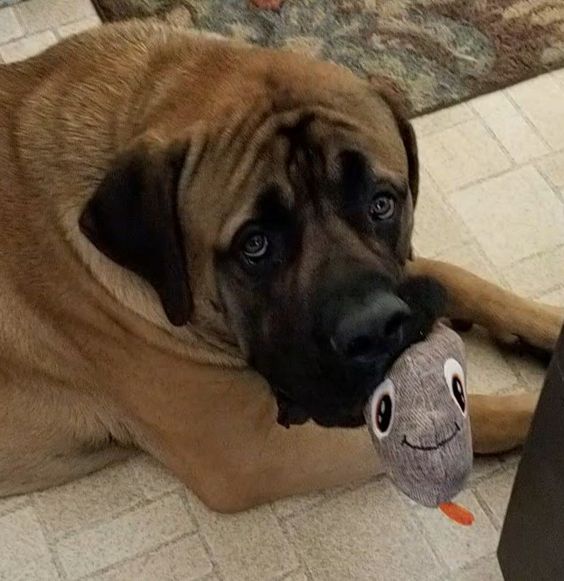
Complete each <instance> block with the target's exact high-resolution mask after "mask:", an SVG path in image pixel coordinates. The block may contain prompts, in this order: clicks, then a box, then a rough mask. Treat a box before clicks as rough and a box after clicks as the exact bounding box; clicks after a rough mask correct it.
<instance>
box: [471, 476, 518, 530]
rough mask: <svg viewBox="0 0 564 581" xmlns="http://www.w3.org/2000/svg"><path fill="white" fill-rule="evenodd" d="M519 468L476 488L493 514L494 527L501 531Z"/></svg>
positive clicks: (494, 477) (489, 479) (492, 477)
mask: <svg viewBox="0 0 564 581" xmlns="http://www.w3.org/2000/svg"><path fill="white" fill-rule="evenodd" d="M516 472H517V467H510V468H507V469H505V470H503V471H502V472H500V473H499V474H495V475H494V476H491V477H490V478H488V479H486V480H484V482H482V483H481V484H479V485H478V487H477V488H476V494H477V495H478V496H479V497H480V499H481V500H482V501H483V502H485V504H486V505H487V507H488V508H489V509H490V511H491V514H492V520H493V523H494V525H495V526H496V527H497V528H498V529H500V528H501V526H502V525H503V519H504V518H505V511H506V510H507V505H508V503H509V497H510V495H511V490H512V488H513V481H514V480H515V474H516Z"/></svg>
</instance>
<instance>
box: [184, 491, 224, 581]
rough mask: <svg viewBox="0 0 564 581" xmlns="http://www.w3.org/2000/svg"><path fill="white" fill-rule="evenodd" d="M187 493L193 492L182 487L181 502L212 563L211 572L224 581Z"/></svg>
mask: <svg viewBox="0 0 564 581" xmlns="http://www.w3.org/2000/svg"><path fill="white" fill-rule="evenodd" d="M188 494H194V493H193V492H191V491H190V490H189V489H188V488H187V487H184V489H183V490H182V492H181V498H182V502H183V504H184V506H185V507H186V510H187V511H188V513H189V514H190V516H191V517H192V519H193V520H194V523H195V524H196V534H197V535H198V538H199V539H200V541H201V543H202V545H203V547H204V550H205V551H206V554H207V556H208V559H209V560H210V563H211V564H212V572H213V573H214V574H215V576H216V577H217V578H218V579H219V580H220V581H224V580H225V577H224V575H223V572H222V570H221V567H220V566H219V563H218V562H217V561H216V559H215V554H214V552H213V550H212V548H211V545H210V544H209V542H208V539H207V538H206V535H205V534H204V533H203V532H202V529H201V527H200V523H199V521H198V519H197V518H196V515H195V514H194V511H193V509H192V506H191V503H190V499H189V498H188ZM225 581H227V580H225Z"/></svg>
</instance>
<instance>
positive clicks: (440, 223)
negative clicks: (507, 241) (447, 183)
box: [413, 171, 470, 258]
mask: <svg viewBox="0 0 564 581" xmlns="http://www.w3.org/2000/svg"><path fill="white" fill-rule="evenodd" d="M469 239H470V233H469V232H468V229H467V228H466V226H465V224H464V222H463V221H462V220H461V219H460V217H459V216H458V214H457V213H456V212H454V211H453V209H452V208H450V207H449V205H448V203H447V202H446V201H445V200H444V199H443V198H442V196H441V194H440V192H439V188H438V186H437V185H436V184H435V183H434V181H433V180H432V178H431V177H430V176H429V174H428V173H427V172H425V171H422V172H421V185H420V192H419V198H418V201H417V209H416V211H415V229H414V238H413V243H414V247H415V250H416V252H417V254H418V255H420V256H425V257H427V258H432V257H434V256H436V255H437V254H439V253H440V252H444V251H445V250H446V249H448V248H452V247H453V246H459V245H461V244H464V243H465V242H467V241H468V240H469Z"/></svg>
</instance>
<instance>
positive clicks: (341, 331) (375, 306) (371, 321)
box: [331, 292, 411, 363]
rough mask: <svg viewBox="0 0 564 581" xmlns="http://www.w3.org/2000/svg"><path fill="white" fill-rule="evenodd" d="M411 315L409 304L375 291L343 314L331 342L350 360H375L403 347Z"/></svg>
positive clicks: (392, 295)
mask: <svg viewBox="0 0 564 581" xmlns="http://www.w3.org/2000/svg"><path fill="white" fill-rule="evenodd" d="M410 315H411V311H410V309H409V307H408V306H407V305H406V303H404V302H403V301H402V300H401V299H400V298H399V297H397V296H396V295H394V294H392V293H389V292H377V293H374V294H372V295H370V296H369V297H367V298H366V299H365V300H363V301H362V303H361V304H358V305H356V306H355V307H353V308H349V309H348V310H347V311H346V312H345V313H343V314H342V316H341V317H340V318H339V320H338V322H337V325H336V328H335V331H334V333H333V336H332V338H331V344H332V346H333V348H334V349H335V351H336V352H337V353H339V354H340V355H341V356H343V357H345V358H346V359H348V360H349V361H351V362H355V363H366V362H370V361H373V360H374V359H376V358H378V357H379V356H381V355H383V354H386V353H390V352H397V351H398V349H399V350H401V347H402V346H403V345H402V343H403V342H404V341H405V338H404V335H405V333H404V329H405V325H406V323H407V321H408V320H409V318H410ZM405 346H407V345H405Z"/></svg>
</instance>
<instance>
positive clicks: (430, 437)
mask: <svg viewBox="0 0 564 581" xmlns="http://www.w3.org/2000/svg"><path fill="white" fill-rule="evenodd" d="M465 377H466V370H465V357H464V344H463V343H462V340H461V339H460V337H459V336H458V335H457V334H456V333H455V332H454V331H452V330H451V329H449V328H448V327H446V326H444V325H441V324H440V325H437V326H436V328H435V329H434V330H433V332H432V333H431V334H430V335H429V336H428V338H427V339H426V340H425V341H422V342H420V343H416V344H415V345H412V346H411V347H410V348H409V349H407V350H406V351H405V352H404V353H403V354H402V355H401V357H400V358H399V359H398V360H397V361H396V362H395V363H394V365H393V366H392V368H391V369H390V371H389V373H388V374H387V377H386V379H385V381H384V382H383V383H382V384H380V385H379V386H378V387H377V388H376V390H375V391H374V394H373V395H372V397H371V398H370V401H369V403H368V405H367V406H366V409H365V416H366V421H367V424H368V427H369V430H370V433H371V435H372V438H373V441H374V444H375V446H376V448H377V449H378V450H379V452H380V455H381V456H382V458H383V460H384V462H385V464H386V466H387V469H388V473H389V475H390V477H391V478H392V480H393V482H394V483H395V484H396V486H397V487H398V488H399V489H400V490H401V491H403V492H404V493H405V494H406V495H407V496H409V497H410V498H411V499H413V500H415V501H416V502H419V503H420V504H422V505H424V506H428V507H436V506H438V505H439V504H441V503H443V502H446V501H449V500H451V499H452V498H453V497H454V496H455V495H456V494H457V493H458V492H459V491H460V490H461V489H462V487H463V486H464V483H465V481H466V478H467V476H468V474H469V473H470V471H471V469H472V457H473V455H472V438H471V433H470V421H469V415H468V399H467V396H466V388H465Z"/></svg>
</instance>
